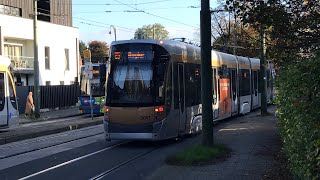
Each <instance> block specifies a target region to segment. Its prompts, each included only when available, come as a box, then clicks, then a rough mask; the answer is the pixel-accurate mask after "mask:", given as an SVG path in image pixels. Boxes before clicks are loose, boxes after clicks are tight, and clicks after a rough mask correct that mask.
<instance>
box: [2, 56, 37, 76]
mask: <svg viewBox="0 0 320 180" xmlns="http://www.w3.org/2000/svg"><path fill="white" fill-rule="evenodd" d="M8 57H9V58H10V59H11V68H12V71H13V72H14V73H21V74H33V73H34V66H33V64H34V58H33V57H25V56H8Z"/></svg>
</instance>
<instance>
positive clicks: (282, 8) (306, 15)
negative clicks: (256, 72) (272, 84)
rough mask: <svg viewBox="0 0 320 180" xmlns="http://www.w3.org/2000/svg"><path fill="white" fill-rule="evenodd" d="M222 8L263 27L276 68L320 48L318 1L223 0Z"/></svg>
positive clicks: (269, 54) (319, 3) (319, 2)
mask: <svg viewBox="0 0 320 180" xmlns="http://www.w3.org/2000/svg"><path fill="white" fill-rule="evenodd" d="M225 8H226V9H227V10H228V11H231V12H233V13H235V14H236V15H237V16H238V17H239V18H240V19H241V21H242V23H243V24H249V25H250V26H252V27H254V28H256V29H260V28H264V29H265V30H266V33H267V35H268V36H269V37H270V39H271V40H269V41H268V42H267V44H268V56H269V59H273V60H274V64H276V65H277V67H285V66H287V65H288V64H291V63H292V59H298V60H299V57H303V56H307V55H310V54H311V55H313V53H314V52H315V51H316V50H319V49H320V36H319V34H320V28H319V24H320V1H318V0H317V1H316V0H313V1H311V0H252V1H247V0H226V4H225Z"/></svg>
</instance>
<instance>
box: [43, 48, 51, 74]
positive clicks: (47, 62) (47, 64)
mask: <svg viewBox="0 0 320 180" xmlns="http://www.w3.org/2000/svg"><path fill="white" fill-rule="evenodd" d="M44 58H45V68H46V69H50V48H49V47H44Z"/></svg>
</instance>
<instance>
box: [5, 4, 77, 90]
mask: <svg viewBox="0 0 320 180" xmlns="http://www.w3.org/2000/svg"><path fill="white" fill-rule="evenodd" d="M16 1H17V3H16V6H17V7H15V6H13V5H12V4H14V3H12V4H10V3H9V4H7V5H6V4H5V3H2V4H1V0H0V55H4V56H8V57H9V58H10V59H11V62H12V64H11V66H12V67H13V73H14V76H15V81H16V83H17V84H22V85H24V86H26V85H29V86H30V85H33V84H34V68H33V63H34V45H33V19H32V18H27V17H24V16H26V15H25V14H27V12H30V4H23V2H22V1H21V0H20V1H19V0H16ZM23 1H24V2H27V1H28V2H29V3H31V2H32V1H30V0H23ZM19 3H20V4H19ZM21 3H22V4H21ZM53 3H54V2H53ZM18 5H19V6H20V8H19V6H18ZM23 5H25V6H27V9H26V12H24V11H23V7H22V6H23ZM51 6H53V5H51ZM51 6H48V9H49V10H50V7H51ZM42 8H44V7H42ZM51 8H52V7H51ZM70 8H71V7H70ZM6 9H7V11H4V10H6ZM31 9H32V8H31ZM15 10H16V13H13V12H14V11H15ZM49 10H48V13H49V14H52V12H51V13H50V12H49ZM70 12H71V11H70ZM17 14H20V16H19V15H17ZM66 14H67V13H66ZM69 15H70V16H71V13H69ZM39 19H40V20H39V21H38V59H39V81H40V82H39V84H40V85H69V84H73V83H74V82H75V81H78V80H77V79H78V78H77V77H78V74H79V73H78V72H79V61H78V59H79V53H78V44H79V31H78V29H77V28H74V27H71V25H70V24H71V23H70V22H67V23H66V22H64V23H61V22H60V23H59V22H57V21H54V20H55V19H54V17H53V16H52V17H51V19H50V17H49V18H46V17H45V18H41V17H40V18H39ZM68 19H69V20H70V19H71V17H69V18H68ZM46 21H48V22H46ZM59 24H65V25H59Z"/></svg>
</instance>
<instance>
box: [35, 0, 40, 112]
mask: <svg viewBox="0 0 320 180" xmlns="http://www.w3.org/2000/svg"><path fill="white" fill-rule="evenodd" d="M33 8H34V12H33V45H34V104H35V112H34V115H35V118H39V117H40V88H39V60H38V33H37V21H38V20H37V16H38V0H33Z"/></svg>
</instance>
